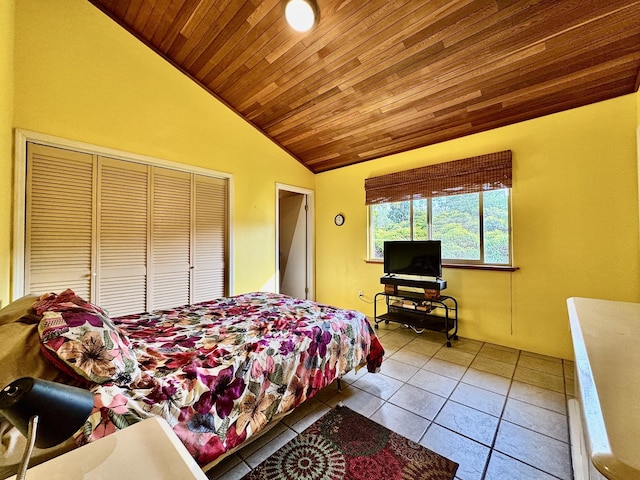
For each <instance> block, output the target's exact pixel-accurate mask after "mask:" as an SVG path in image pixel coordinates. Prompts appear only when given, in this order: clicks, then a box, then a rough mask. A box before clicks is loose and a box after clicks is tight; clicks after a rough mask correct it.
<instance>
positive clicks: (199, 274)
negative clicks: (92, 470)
mask: <svg viewBox="0 0 640 480" xmlns="http://www.w3.org/2000/svg"><path fill="white" fill-rule="evenodd" d="M194 189H195V193H194V205H195V208H194V210H195V215H194V219H193V222H194V235H193V277H192V279H193V286H192V300H191V301H192V303H197V302H203V301H205V300H212V299H214V298H218V297H222V296H224V295H225V294H226V291H225V285H226V282H225V279H226V258H225V252H226V238H227V180H226V179H220V178H211V177H205V176H202V175H195V178H194Z"/></svg>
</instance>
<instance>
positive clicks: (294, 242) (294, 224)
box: [277, 187, 313, 299]
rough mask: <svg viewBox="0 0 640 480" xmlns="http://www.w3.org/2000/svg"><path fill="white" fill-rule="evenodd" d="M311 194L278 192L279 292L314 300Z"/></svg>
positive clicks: (289, 191) (281, 189)
mask: <svg viewBox="0 0 640 480" xmlns="http://www.w3.org/2000/svg"><path fill="white" fill-rule="evenodd" d="M310 203H311V202H310V194H309V193H306V192H302V191H292V190H287V189H285V187H282V188H279V189H278V245H277V246H278V252H277V254H278V275H277V277H278V285H279V289H278V291H279V292H280V293H283V294H285V295H290V296H292V297H296V298H305V299H313V287H312V279H313V275H312V270H313V264H312V261H311V259H312V258H313V256H312V245H313V237H312V234H311V231H312V229H311V228H310V225H311V224H312V222H311V215H312V212H311V209H310V206H311V205H310Z"/></svg>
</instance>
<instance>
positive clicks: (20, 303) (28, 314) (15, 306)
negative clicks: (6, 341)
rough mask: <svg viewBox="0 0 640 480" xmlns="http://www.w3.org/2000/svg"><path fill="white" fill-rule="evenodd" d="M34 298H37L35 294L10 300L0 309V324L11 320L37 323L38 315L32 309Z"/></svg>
mask: <svg viewBox="0 0 640 480" xmlns="http://www.w3.org/2000/svg"><path fill="white" fill-rule="evenodd" d="M36 300H38V297H37V296H36V295H25V296H24V297H22V298H19V299H17V300H14V301H13V302H11V303H10V304H9V305H7V306H6V307H4V308H3V309H2V310H0V325H7V324H9V323H13V322H22V323H38V322H39V321H40V316H39V315H38V314H37V313H36V311H35V310H34V309H33V304H34V303H35V301H36Z"/></svg>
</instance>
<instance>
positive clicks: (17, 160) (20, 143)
mask: <svg viewBox="0 0 640 480" xmlns="http://www.w3.org/2000/svg"><path fill="white" fill-rule="evenodd" d="M27 142H31V143H37V144H40V145H47V146H50V147H58V148H66V149H70V150H75V151H77V152H82V153H88V154H90V155H101V156H104V157H109V158H114V159H117V160H124V161H128V162H136V163H140V164H143V165H152V166H157V167H163V168H170V169H173V170H179V171H182V172H189V173H197V174H199V175H205V176H208V177H216V178H224V179H227V180H228V201H229V208H228V212H229V213H228V215H229V218H228V219H227V220H228V226H229V231H228V232H227V242H228V248H227V255H228V259H227V260H228V262H229V268H228V279H227V281H228V282H229V284H228V291H229V292H228V293H229V295H233V278H234V276H233V270H234V264H233V233H232V232H233V224H232V220H233V214H232V212H233V198H234V189H233V174H231V173H227V172H220V171H217V170H211V169H208V168H203V167H197V166H194V165H187V164H182V163H179V162H173V161H171V160H164V159H160V158H156V157H150V156H147V155H140V154H137V153H131V152H126V151H124V150H117V149H114V148H109V147H104V146H100V145H92V144H90V143H85V142H80V141H77V140H70V139H66V138H62V137H56V136H53V135H48V134H46V133H39V132H33V131H30V130H23V129H19V128H17V129H16V130H15V148H14V152H15V157H14V173H13V181H14V189H13V191H14V200H13V261H12V265H11V285H12V290H11V292H12V295H11V297H12V300H15V299H17V298H20V297H22V296H23V295H24V294H25V292H24V260H25V258H24V249H25V244H24V236H25V230H24V228H25V227H24V219H25V208H26V198H25V197H26V167H27Z"/></svg>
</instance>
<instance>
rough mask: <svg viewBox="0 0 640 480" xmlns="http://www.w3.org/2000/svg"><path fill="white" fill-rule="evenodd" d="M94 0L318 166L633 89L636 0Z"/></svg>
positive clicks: (637, 48)
mask: <svg viewBox="0 0 640 480" xmlns="http://www.w3.org/2000/svg"><path fill="white" fill-rule="evenodd" d="M317 1H318V4H319V8H320V20H319V22H318V24H317V26H316V27H315V28H314V29H313V30H312V31H310V32H308V33H306V34H300V33H298V32H295V31H293V30H291V29H290V28H289V27H288V26H287V25H286V22H285V21H284V19H283V11H284V0H251V1H242V0H216V1H215V2H211V1H209V0H90V2H91V3H93V4H94V5H95V6H97V7H98V8H100V9H101V10H102V11H104V12H105V13H107V14H108V15H109V16H110V17H111V18H113V19H114V20H115V21H116V22H118V23H120V24H121V25H122V26H124V27H125V28H126V29H127V30H128V31H129V32H131V33H132V34H134V35H135V36H136V37H138V38H139V39H140V40H142V41H143V42H144V43H145V44H147V45H148V46H149V47H150V48H152V49H154V50H155V51H156V52H158V53H159V54H160V55H162V56H163V57H164V58H165V59H167V60H168V61H169V62H170V63H171V64H172V65H174V66H175V67H177V68H178V69H180V70H181V71H182V72H183V73H185V74H186V75H188V76H190V77H191V78H192V79H193V80H194V81H196V82H197V83H198V84H199V85H201V86H202V87H203V88H205V89H207V90H208V91H209V92H210V93H211V94H213V95H214V96H215V97H217V98H218V99H220V100H221V101H222V102H223V103H225V104H226V105H227V106H229V107H230V108H231V109H232V110H234V111H235V112H236V113H238V114H239V115H240V116H242V117H243V118H245V119H246V120H247V121H248V122H249V123H250V124H251V125H253V126H254V127H256V128H257V129H258V130H260V131H262V132H263V133H264V134H265V135H266V136H267V137H269V138H271V139H272V140H273V141H274V142H275V143H277V144H278V145H280V146H281V147H283V148H284V149H285V150H286V151H287V152H289V153H291V154H292V155H293V156H294V157H296V158H297V159H298V160H299V161H300V162H301V163H303V164H304V165H306V166H307V167H308V168H309V169H310V170H311V171H313V172H322V171H326V170H330V169H333V168H340V167H343V166H346V165H350V164H353V163H359V162H361V161H365V160H370V159H373V158H378V157H380V156H384V155H390V154H394V153H399V152H403V151H406V150H410V149H414V148H419V147H421V146H426V145H430V144H433V143H438V142H441V141H446V140H451V139H454V138H458V137H461V136H465V135H469V134H472V133H477V132H481V131H485V130H489V129H491V128H496V127H500V126H504V125H509V124H511V123H517V122H520V121H523V120H528V119H531V118H535V117H536V116H540V115H547V114H550V113H556V112H558V111H562V110H566V109H570V108H575V107H578V106H582V105H586V104H588V103H592V102H596V101H601V100H606V99H608V98H613V97H615V96H619V95H625V94H628V93H632V92H634V91H637V89H638V85H639V84H640V22H639V21H638V18H640V0H617V1H613V0H608V1H603V0H559V1H548V0H429V1H426V0H425V1H413V0H369V1H367V2H361V1H356V0H317Z"/></svg>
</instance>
